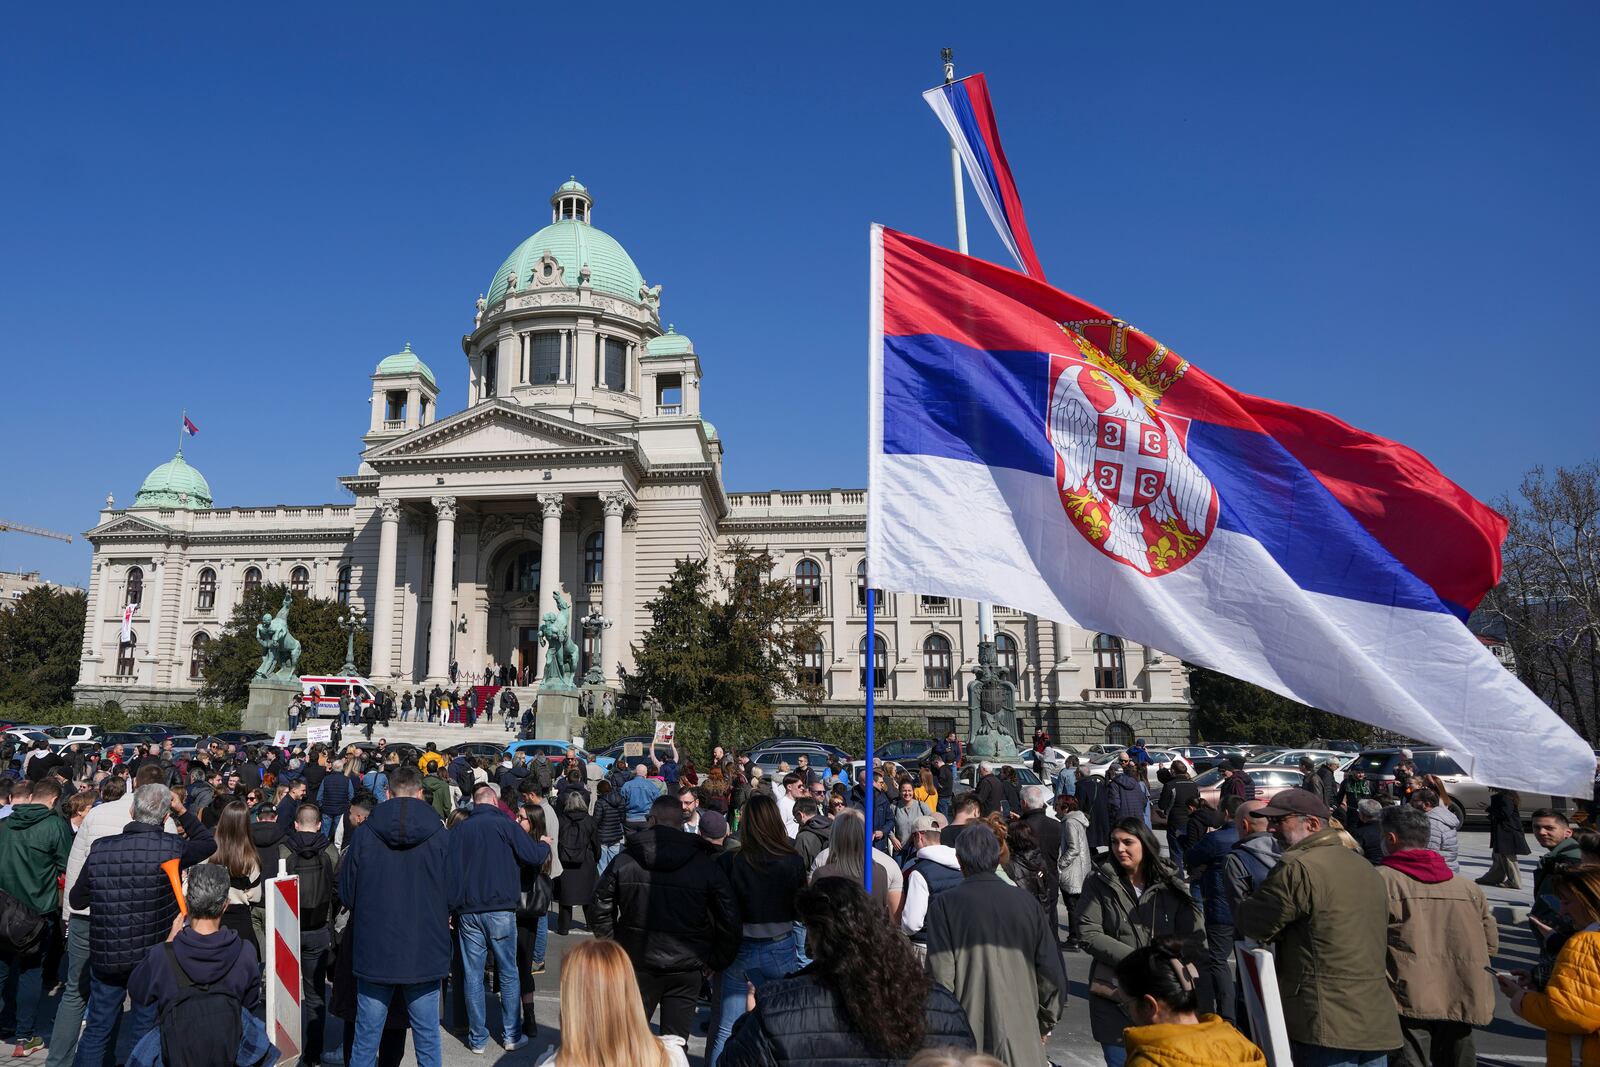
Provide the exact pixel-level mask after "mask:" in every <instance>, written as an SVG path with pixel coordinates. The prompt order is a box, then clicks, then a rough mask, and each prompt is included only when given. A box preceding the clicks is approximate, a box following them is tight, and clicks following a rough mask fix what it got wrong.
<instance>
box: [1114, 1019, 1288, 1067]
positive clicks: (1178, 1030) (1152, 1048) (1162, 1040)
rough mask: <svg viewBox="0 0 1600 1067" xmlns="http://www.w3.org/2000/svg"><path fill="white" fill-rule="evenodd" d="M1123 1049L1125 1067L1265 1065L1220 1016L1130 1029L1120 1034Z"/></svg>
mask: <svg viewBox="0 0 1600 1067" xmlns="http://www.w3.org/2000/svg"><path fill="white" fill-rule="evenodd" d="M1122 1045H1123V1048H1125V1049H1126V1050H1127V1053H1128V1059H1127V1061H1126V1062H1127V1065H1128V1067H1191V1065H1192V1067H1213V1065H1214V1064H1219V1063H1227V1064H1233V1065H1236V1067H1249V1065H1250V1064H1255V1063H1260V1064H1265V1063H1266V1062H1267V1058H1266V1057H1265V1056H1263V1055H1262V1054H1261V1050H1260V1049H1258V1048H1256V1046H1255V1045H1254V1044H1252V1043H1251V1041H1250V1039H1249V1038H1248V1037H1245V1036H1244V1035H1243V1034H1241V1033H1240V1032H1239V1031H1238V1030H1235V1029H1234V1028H1233V1025H1232V1024H1231V1023H1229V1022H1228V1020H1226V1019H1224V1018H1222V1017H1221V1016H1220V1015H1202V1016H1200V1021H1199V1022H1198V1023H1197V1024H1195V1025H1194V1026H1184V1025H1183V1024H1181V1023H1158V1024H1156V1025H1155V1026H1130V1027H1128V1028H1127V1029H1126V1030H1124V1031H1123V1032H1122Z"/></svg>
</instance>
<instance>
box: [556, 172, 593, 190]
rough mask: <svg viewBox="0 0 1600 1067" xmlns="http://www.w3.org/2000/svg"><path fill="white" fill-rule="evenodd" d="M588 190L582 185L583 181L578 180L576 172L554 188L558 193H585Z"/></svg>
mask: <svg viewBox="0 0 1600 1067" xmlns="http://www.w3.org/2000/svg"><path fill="white" fill-rule="evenodd" d="M588 191H589V190H588V189H585V188H584V187H583V183H582V182H580V181H579V180H578V176H577V175H576V174H574V175H573V176H572V177H570V178H568V179H567V180H566V181H564V182H562V183H561V185H560V186H559V187H557V189H556V192H558V193H587V192H588Z"/></svg>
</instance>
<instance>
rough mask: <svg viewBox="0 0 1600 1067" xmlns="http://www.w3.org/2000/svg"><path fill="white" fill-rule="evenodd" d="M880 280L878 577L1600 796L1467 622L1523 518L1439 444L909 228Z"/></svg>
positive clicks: (1581, 754) (870, 518)
mask: <svg viewBox="0 0 1600 1067" xmlns="http://www.w3.org/2000/svg"><path fill="white" fill-rule="evenodd" d="M872 286H873V294H872V382H871V412H870V423H871V455H870V463H871V492H870V493H869V494H868V510H867V566H868V572H869V578H868V580H869V582H870V583H871V585H873V586H875V587H879V588H883V589H891V590H898V591H903V592H908V593H928V594H935V595H940V596H951V597H966V598H969V599H973V600H980V601H992V602H994V603H998V604H1007V605H1010V606H1011V607H1014V608H1018V609H1021V610H1023V611H1027V612H1031V613H1033V614H1036V615H1039V616H1042V617H1044V618H1048V619H1058V620H1061V621H1064V622H1073V623H1076V624H1077V625H1079V626H1082V627H1085V628H1088V629H1090V630H1096V631H1103V632H1107V633H1113V634H1121V635H1124V636H1126V637H1129V638H1132V639H1133V640H1135V641H1139V642H1141V643H1143V644H1147V645H1150V646H1152V647H1155V648H1160V649H1163V650H1166V651H1169V652H1173V653H1176V654H1177V655H1179V656H1181V657H1182V658H1183V659H1185V660H1187V661H1189V662H1192V663H1198V664H1201V665H1203V666H1206V667H1211V668H1213V669H1215V670H1218V671H1222V672H1224V673H1226V674H1230V675H1233V676H1234V677H1236V678H1243V679H1246V680H1248V681H1251V682H1255V683H1256V684H1258V685H1262V686H1265V687H1266V688H1268V689H1271V690H1273V691H1275V692H1278V693H1281V694H1283V695H1284V696H1287V697H1291V698H1293V699H1295V700H1300V701H1303V702H1304V703H1307V704H1310V705H1313V706H1315V707H1318V708H1322V709H1324V710H1327V711H1332V712H1337V713H1339V714H1342V715H1347V716H1349V717H1351V718H1354V719H1358V720H1360V721H1363V722H1369V723H1373V724H1375V725H1378V726H1382V727H1385V728H1388V729H1390V730H1394V731H1397V732H1399V733H1401V734H1404V735H1406V736H1410V737H1415V738H1419V739H1421V740H1425V741H1430V742H1433V743H1436V744H1440V745H1445V746H1448V747H1449V748H1450V749H1451V750H1452V752H1454V753H1459V754H1460V756H1459V762H1461V763H1462V764H1463V765H1464V766H1465V767H1466V769H1467V771H1468V772H1469V773H1470V774H1472V775H1473V777H1475V778H1477V779H1478V780H1479V781H1482V782H1486V783H1488V784H1492V785H1498V786H1503V787H1507V788H1512V789H1527V790H1533V791H1537V792H1553V793H1556V794H1557V795H1561V794H1566V795H1571V796H1587V795H1588V792H1589V791H1590V790H1591V789H1592V787H1593V775H1594V755H1593V753H1592V752H1591V750H1590V749H1589V748H1588V746H1587V745H1586V744H1584V742H1583V741H1582V740H1581V739H1580V738H1579V737H1578V735H1577V734H1576V733H1574V732H1573V731H1572V729H1571V728H1570V727H1568V726H1567V725H1566V723H1564V722H1563V721H1562V720H1561V719H1560V717H1559V716H1557V715H1556V714H1555V712H1553V711H1551V710H1550V708H1549V707H1547V706H1546V705H1545V704H1544V703H1542V702H1541V701H1540V700H1539V699H1538V698H1537V697H1536V696H1534V694H1533V693H1531V692H1529V691H1528V690H1527V689H1526V688H1525V687H1524V686H1523V685H1522V683H1520V682H1519V681H1517V679H1516V678H1515V677H1514V676H1513V675H1512V674H1511V673H1510V672H1508V671H1507V670H1506V669H1505V668H1504V667H1502V666H1500V664H1499V662H1498V661H1496V660H1495V658H1494V657H1493V656H1492V655H1491V654H1490V653H1489V652H1488V651H1487V650H1486V649H1485V648H1484V647H1483V645H1482V644H1480V643H1479V642H1478V640H1477V639H1476V638H1475V637H1474V636H1473V635H1472V634H1471V633H1470V632H1469V631H1468V630H1467V628H1466V626H1465V625H1463V623H1462V617H1463V616H1464V615H1465V613H1466V612H1467V611H1469V610H1470V609H1471V608H1472V607H1473V605H1475V604H1476V603H1477V602H1478V600H1479V598H1481V597H1482V596H1483V594H1484V592H1485V591H1487V590H1488V588H1489V587H1490V586H1492V585H1493V584H1494V583H1495V582H1496V581H1497V580H1498V578H1499V571H1500V557H1499V545H1500V541H1501V539H1502V538H1503V537H1504V535H1505V531H1506V524H1505V520H1504V519H1502V518H1501V517H1500V516H1499V515H1498V514H1496V513H1495V512H1494V511H1492V510H1491V509H1489V508H1488V507H1486V506H1484V505H1483V504H1481V503H1479V502H1478V501H1476V500H1474V499H1473V498H1472V497H1471V496H1470V495H1468V494H1467V493H1466V492H1465V491H1464V490H1462V489H1461V488H1460V487H1458V486H1456V485H1454V484H1453V483H1451V482H1450V481H1449V480H1448V479H1446V478H1445V477H1444V476H1443V475H1442V474H1440V473H1439V471H1438V470H1437V469H1435V468H1434V466H1433V465H1432V464H1430V463H1429V462H1428V461H1427V460H1426V459H1424V458H1423V457H1422V456H1420V455H1418V454H1417V453H1416V452H1413V451H1411V450H1410V449H1408V448H1406V447H1404V446H1403V445H1399V444H1395V443H1394V442H1392V441H1386V440H1384V439H1382V438H1380V437H1376V436H1374V435H1372V434H1368V433H1364V432H1363V431H1361V430H1357V429H1355V428H1353V427H1351V426H1348V425H1346V424H1345V423H1343V422H1340V421H1339V420H1338V419H1335V418H1334V417H1332V416H1331V415H1326V414H1323V413H1321V412H1317V411H1309V410H1306V409H1304V408H1296V407H1292V406H1290V405H1287V404H1280V403H1277V402H1275V401H1271V400H1264V399H1261V398H1259V397H1253V396H1247V395H1245V394H1243V393H1239V392H1237V391H1235V390H1233V389H1231V388H1229V387H1228V386H1226V385H1224V384H1223V383H1221V382H1219V381H1217V380H1216V379H1215V378H1212V377H1211V376H1210V375H1208V374H1206V373H1205V372H1204V371H1202V370H1200V369H1199V368H1197V367H1195V366H1193V365H1191V364H1190V363H1189V362H1188V361H1187V360H1185V359H1183V358H1182V357H1180V356H1178V355H1177V354H1176V353H1174V352H1172V351H1170V350H1169V349H1167V348H1166V347H1165V346H1163V345H1160V344H1157V343H1156V342H1155V341H1154V340H1152V339H1151V338H1150V337H1148V336H1147V335H1145V334H1144V333H1142V332H1141V331H1139V330H1137V329H1135V328H1134V327H1131V326H1128V325H1127V324H1126V323H1124V322H1122V321H1121V320H1118V319H1115V318H1113V317H1112V316H1110V315H1109V314H1107V313H1106V312H1104V311H1101V310H1100V309H1099V308H1096V307H1094V306H1092V305H1090V304H1086V303H1084V302H1083V301H1081V300H1078V299H1076V298H1074V297H1071V296H1068V295H1067V294H1065V293H1062V292H1060V291H1058V290H1055V289H1052V288H1050V287H1049V286H1047V285H1044V284H1042V283H1041V282H1038V281H1035V280H1033V279H1031V278H1028V277H1026V276H1024V275H1021V274H1018V273H1016V272H1014V271H1010V270H1006V269H1004V268H1002V267H996V266H994V265H993V264H989V263H985V262H983V261H981V260H977V259H972V258H969V257H967V256H963V255H960V254H959V253H956V252H951V251H948V250H946V249H942V248H938V247H937V246H934V245H930V244H928V243H926V242H923V241H919V240H917V239H915V238H912V237H908V236H906V235H905V234H901V233H896V232H894V231H893V230H885V229H883V228H881V227H874V228H873V231H872Z"/></svg>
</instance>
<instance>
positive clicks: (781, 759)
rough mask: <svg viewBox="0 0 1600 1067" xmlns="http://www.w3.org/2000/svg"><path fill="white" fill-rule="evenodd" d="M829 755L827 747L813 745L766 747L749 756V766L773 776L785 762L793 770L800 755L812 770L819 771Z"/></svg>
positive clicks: (826, 763) (770, 776) (798, 761)
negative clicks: (758, 768)
mask: <svg viewBox="0 0 1600 1067" xmlns="http://www.w3.org/2000/svg"><path fill="white" fill-rule="evenodd" d="M831 755H832V753H830V752H829V751H828V750H827V749H821V748H815V747H800V748H768V749H763V750H762V751H760V752H757V753H756V754H755V755H754V756H751V757H750V766H752V767H760V768H761V773H762V774H764V775H766V776H767V777H768V778H773V776H774V775H776V774H777V773H778V768H779V767H780V766H782V765H783V764H785V763H787V764H788V765H789V769H790V770H791V771H792V770H794V769H795V768H796V767H797V766H799V764H800V757H801V756H804V757H806V760H807V761H808V762H809V763H810V764H811V767H812V769H813V770H818V771H820V770H822V768H824V767H826V766H827V765H828V759H829V757H830V756H831ZM774 780H775V779H774Z"/></svg>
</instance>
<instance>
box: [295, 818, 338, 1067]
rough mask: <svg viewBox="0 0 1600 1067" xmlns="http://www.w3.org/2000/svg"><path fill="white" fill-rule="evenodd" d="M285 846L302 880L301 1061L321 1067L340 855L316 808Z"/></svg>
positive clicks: (300, 821)
mask: <svg viewBox="0 0 1600 1067" xmlns="http://www.w3.org/2000/svg"><path fill="white" fill-rule="evenodd" d="M283 843H284V845H285V846H286V847H287V848H288V849H289V852H290V857H289V864H288V866H289V873H290V874H293V875H297V876H299V878H300V980H301V993H300V1020H301V1026H302V1028H303V1032H302V1035H301V1038H302V1039H301V1042H300V1048H301V1060H300V1062H301V1063H303V1064H306V1065H307V1067H317V1065H318V1064H320V1063H321V1062H322V1045H323V1030H324V1028H325V1027H326V1026H327V1022H328V1002H327V999H326V997H324V995H323V991H324V990H325V989H326V987H327V982H328V956H329V952H328V948H329V945H330V943H331V941H332V935H333V916H334V913H335V912H336V911H337V910H338V898H337V895H336V894H335V893H334V890H333V887H334V872H335V871H336V870H338V867H339V850H338V849H337V848H335V847H334V845H333V844H332V843H331V842H330V841H329V840H328V837H327V835H326V834H324V833H323V832H322V816H321V813H320V812H318V811H317V809H316V807H315V806H314V805H312V804H302V805H300V810H299V811H298V812H296V813H295V818H294V829H293V830H291V831H289V833H288V834H287V835H286V836H285V837H284V839H283Z"/></svg>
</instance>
